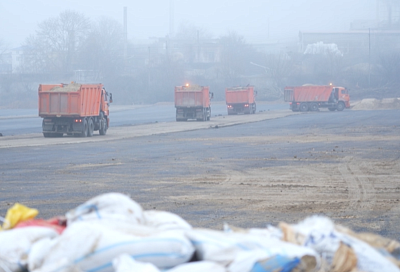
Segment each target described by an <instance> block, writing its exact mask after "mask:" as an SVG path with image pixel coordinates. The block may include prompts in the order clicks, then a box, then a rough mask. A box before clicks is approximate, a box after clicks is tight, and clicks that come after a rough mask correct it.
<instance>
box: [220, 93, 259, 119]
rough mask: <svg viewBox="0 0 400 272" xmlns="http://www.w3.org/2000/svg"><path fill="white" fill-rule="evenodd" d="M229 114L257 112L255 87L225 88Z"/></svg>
mask: <svg viewBox="0 0 400 272" xmlns="http://www.w3.org/2000/svg"><path fill="white" fill-rule="evenodd" d="M225 100H226V107H227V109H228V115H231V114H238V113H247V114H250V113H253V114H254V113H256V99H255V93H254V87H253V86H248V87H233V88H227V89H226V90H225Z"/></svg>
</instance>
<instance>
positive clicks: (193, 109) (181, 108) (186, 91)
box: [175, 85, 213, 121]
mask: <svg viewBox="0 0 400 272" xmlns="http://www.w3.org/2000/svg"><path fill="white" fill-rule="evenodd" d="M212 97H213V93H210V91H209V88H208V87H203V86H197V85H194V86H189V85H185V86H176V87H175V108H176V121H187V120H188V119H197V121H209V120H210V117H211V105H210V104H211V103H210V100H211V98H212Z"/></svg>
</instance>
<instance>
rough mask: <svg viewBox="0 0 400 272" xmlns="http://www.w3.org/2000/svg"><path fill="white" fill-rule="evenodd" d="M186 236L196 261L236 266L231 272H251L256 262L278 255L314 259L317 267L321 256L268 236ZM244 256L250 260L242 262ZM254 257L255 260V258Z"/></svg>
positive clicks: (198, 233) (202, 231)
mask: <svg viewBox="0 0 400 272" xmlns="http://www.w3.org/2000/svg"><path fill="white" fill-rule="evenodd" d="M186 235H187V236H188V237H189V239H190V240H191V241H192V243H193V245H194V246H195V248H196V254H197V257H198V258H199V259H200V260H205V261H212V262H217V263H219V264H220V265H222V266H228V265H230V264H231V263H232V264H233V265H231V266H230V267H229V271H232V272H233V271H238V272H239V271H250V269H251V268H252V267H253V266H254V264H255V263H256V262H257V261H261V260H264V259H267V258H271V257H273V256H275V255H278V254H279V255H282V256H286V257H290V258H295V257H297V258H301V257H303V256H312V257H314V258H315V260H316V263H319V256H318V254H317V253H316V252H315V251H314V250H313V249H311V248H307V247H300V246H297V245H294V244H290V243H286V242H283V241H281V240H279V239H277V238H276V237H274V236H273V234H271V236H270V237H268V235H267V233H264V234H263V235H254V234H249V233H224V232H221V231H214V230H207V229H193V230H192V231H187V232H186ZM249 252H250V253H249ZM247 253H249V254H247ZM243 254H245V255H246V256H248V258H241V256H243ZM251 256H255V258H253V257H251ZM250 257H251V258H250ZM238 258H240V260H239V259H238ZM235 260H236V261H235Z"/></svg>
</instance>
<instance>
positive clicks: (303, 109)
mask: <svg viewBox="0 0 400 272" xmlns="http://www.w3.org/2000/svg"><path fill="white" fill-rule="evenodd" d="M300 111H302V112H306V111H308V104H307V103H301V104H300Z"/></svg>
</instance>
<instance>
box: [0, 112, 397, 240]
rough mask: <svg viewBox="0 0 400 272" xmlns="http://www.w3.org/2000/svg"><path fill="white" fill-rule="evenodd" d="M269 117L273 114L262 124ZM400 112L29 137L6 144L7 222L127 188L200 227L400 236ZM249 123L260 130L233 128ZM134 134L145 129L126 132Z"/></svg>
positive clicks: (1, 174) (1, 190)
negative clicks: (327, 228)
mask: <svg viewBox="0 0 400 272" xmlns="http://www.w3.org/2000/svg"><path fill="white" fill-rule="evenodd" d="M283 113H284V114H283ZM262 114H265V115H264V116H270V118H269V119H265V120H261V119H253V118H260V116H262ZM274 114H275V115H274ZM398 116H400V112H399V111H398V110H380V111H379V110H376V111H354V110H345V111H343V112H329V111H321V112H312V113H306V114H298V113H297V114H293V113H291V112H289V111H288V110H286V111H285V110H283V111H280V112H279V111H277V113H275V112H274V111H271V112H269V113H261V114H255V115H248V116H220V117H215V118H213V119H215V120H214V123H212V122H211V123H210V124H211V125H206V122H187V123H186V122H183V123H182V122H180V124H179V129H178V127H175V128H174V129H172V128H173V126H174V125H175V124H177V123H176V122H171V123H168V122H166V123H163V124H160V123H158V124H147V125H136V126H134V129H132V128H131V127H130V126H126V127H123V126H121V127H119V128H118V127H116V128H113V127H112V128H110V130H109V132H108V134H107V135H106V136H104V137H102V136H97V137H92V138H91V139H88V138H86V139H85V141H75V139H74V138H71V137H63V138H55V139H44V138H43V137H40V134H37V135H36V134H35V135H32V137H33V138H35V137H36V138H35V139H36V140H35V141H36V142H35V144H32V143H31V142H30V141H29V140H30V139H29V138H27V137H21V139H16V140H15V141H16V142H20V143H21V144H20V145H19V146H17V145H15V144H13V145H2V146H1V145H0V162H1V163H0V215H3V216H4V215H5V213H6V211H7V209H8V208H9V207H10V206H11V205H13V204H14V203H15V202H20V203H23V204H25V205H27V206H30V207H35V208H37V209H39V211H40V215H39V216H40V217H42V218H49V217H52V216H55V215H62V214H64V213H65V212H67V211H68V210H69V209H72V208H74V207H76V206H77V205H79V204H81V203H83V202H84V201H86V200H88V199H89V198H91V197H93V196H96V195H98V194H101V193H106V192H122V193H126V194H129V195H130V196H131V197H132V198H133V199H134V200H136V201H137V202H139V203H140V204H141V205H142V206H143V208H144V209H158V210H167V211H170V212H174V213H177V214H179V215H180V216H182V217H183V218H184V219H186V220H188V221H189V223H191V224H192V225H194V226H197V227H209V228H216V229H221V228H222V224H223V222H227V223H229V224H231V225H234V226H238V227H265V226H266V225H267V224H273V225H276V224H277V223H278V222H280V221H285V222H288V223H293V222H297V221H298V220H301V219H303V218H305V217H306V216H309V215H312V214H322V215H327V216H329V217H330V218H332V219H333V220H334V221H335V222H336V223H341V224H344V225H346V226H349V227H351V228H352V229H353V230H356V231H368V232H374V233H378V234H381V235H384V236H386V237H390V238H394V239H398V240H399V239H400V233H399V228H398V226H399V225H400V219H399V217H398V214H399V212H400V184H399V180H400V121H399V118H398ZM241 118H242V119H241ZM243 118H249V119H248V121H249V123H248V122H243V121H240V122H237V123H235V122H231V121H232V120H243ZM260 120H261V121H260ZM217 122H220V123H218V124H226V126H222V125H220V126H218V125H215V124H217ZM200 123H202V124H200ZM200 125H202V126H200ZM185 126H187V127H186V129H182V127H185ZM129 129H132V131H134V132H135V133H137V134H126V135H125V136H124V137H116V135H123V134H124V131H126V132H125V133H128V130H129ZM142 130H143V131H152V132H151V133H142V134H140V133H139V132H140V131H142ZM184 130H187V131H184ZM132 133H133V132H132ZM5 138H7V137H5ZM99 139H100V140H99ZM5 140H6V139H5ZM72 140H74V141H72ZM1 141H2V139H0V144H1ZM13 141H14V140H13ZM46 143H48V144H46ZM10 146H13V147H10Z"/></svg>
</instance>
